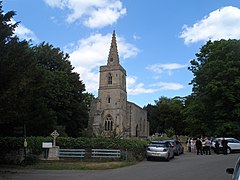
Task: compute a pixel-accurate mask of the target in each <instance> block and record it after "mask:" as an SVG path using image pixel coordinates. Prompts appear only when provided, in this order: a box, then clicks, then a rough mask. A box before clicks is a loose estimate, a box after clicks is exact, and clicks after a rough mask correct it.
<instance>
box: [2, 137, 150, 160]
mask: <svg viewBox="0 0 240 180" xmlns="http://www.w3.org/2000/svg"><path fill="white" fill-rule="evenodd" d="M26 140H27V143H28V146H27V147H28V149H29V150H30V152H31V154H34V155H40V154H41V153H42V142H52V138H51V137H27V138H26ZM23 142H24V137H0V153H1V155H2V157H4V155H5V154H8V153H9V152H13V151H19V150H20V149H23ZM147 143H148V142H147V141H146V140H141V139H118V138H85V137H79V138H71V137H58V138H57V140H56V145H57V146H60V148H102V149H120V150H122V151H125V150H127V151H129V152H131V155H132V156H133V157H134V158H135V159H137V160H141V159H143V158H144V154H145V147H146V145H147ZM0 162H1V158H0ZM2 162H4V161H3V160H2Z"/></svg>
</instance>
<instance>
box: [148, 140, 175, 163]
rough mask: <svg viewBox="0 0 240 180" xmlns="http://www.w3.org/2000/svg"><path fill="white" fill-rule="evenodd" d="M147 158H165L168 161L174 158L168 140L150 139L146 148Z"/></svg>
mask: <svg viewBox="0 0 240 180" xmlns="http://www.w3.org/2000/svg"><path fill="white" fill-rule="evenodd" d="M146 157H147V160H150V159H165V160H166V161H169V160H170V159H171V158H174V152H173V148H172V145H171V144H170V142H169V141H152V142H151V143H150V144H149V145H148V147H147V150H146Z"/></svg>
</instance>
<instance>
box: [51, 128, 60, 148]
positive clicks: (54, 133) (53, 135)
mask: <svg viewBox="0 0 240 180" xmlns="http://www.w3.org/2000/svg"><path fill="white" fill-rule="evenodd" d="M51 136H52V137H53V147H56V139H57V137H58V136H59V133H58V132H57V130H54V131H53V132H52V133H51Z"/></svg>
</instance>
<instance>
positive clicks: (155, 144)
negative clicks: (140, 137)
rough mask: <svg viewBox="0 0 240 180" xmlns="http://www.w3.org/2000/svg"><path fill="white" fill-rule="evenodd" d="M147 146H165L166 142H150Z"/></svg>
mask: <svg viewBox="0 0 240 180" xmlns="http://www.w3.org/2000/svg"><path fill="white" fill-rule="evenodd" d="M149 147H167V145H166V143H152V144H150V145H149Z"/></svg>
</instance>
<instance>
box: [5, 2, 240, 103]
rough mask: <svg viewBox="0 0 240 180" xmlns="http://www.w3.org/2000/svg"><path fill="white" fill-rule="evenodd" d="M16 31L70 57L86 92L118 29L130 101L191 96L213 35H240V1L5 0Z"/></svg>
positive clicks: (92, 90)
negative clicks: (195, 65) (195, 67)
mask: <svg viewBox="0 0 240 180" xmlns="http://www.w3.org/2000/svg"><path fill="white" fill-rule="evenodd" d="M2 5H3V10H4V13H6V12H8V11H12V10H13V11H15V12H16V16H14V18H13V22H19V21H20V25H19V26H18V27H17V28H16V30H15V34H16V35H18V36H19V38H20V39H27V40H29V41H31V44H33V45H36V44H39V43H41V42H48V43H50V44H52V45H53V46H54V47H58V48H60V49H61V50H62V51H63V52H64V53H68V54H69V55H70V58H69V60H70V61H71V64H72V66H73V67H74V70H73V71H75V72H77V73H79V74H80V79H81V80H82V81H83V83H84V84H85V86H86V92H89V93H93V94H94V95H95V96H96V97H97V95H98V87H99V84H98V82H99V67H100V66H102V65H106V64H107V57H108V53H109V49H110V43H111V36H112V32H113V31H114V30H115V32H116V36H117V45H118V53H119V57H120V64H121V65H122V66H123V67H124V68H125V69H126V72H127V93H128V101H131V102H134V103H135V104H137V105H139V106H141V107H143V106H146V105H148V104H152V105H154V104H155V101H157V100H159V98H160V97H162V96H164V97H168V98H173V97H175V96H181V97H185V96H188V95H190V94H191V92H192V86H191V85H189V83H190V82H191V80H192V79H193V74H192V72H191V71H189V70H188V67H189V66H190V61H191V60H192V59H195V58H196V56H195V54H196V53H198V52H199V51H200V48H201V47H202V46H203V45H204V44H205V43H206V42H207V41H208V40H212V41H214V40H220V39H240V0H201V1H194V0H181V1H180V0H3V4H2Z"/></svg>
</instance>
